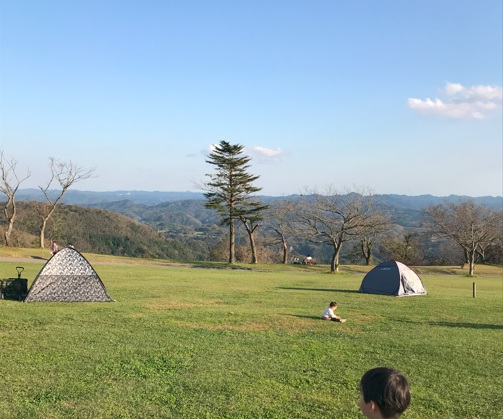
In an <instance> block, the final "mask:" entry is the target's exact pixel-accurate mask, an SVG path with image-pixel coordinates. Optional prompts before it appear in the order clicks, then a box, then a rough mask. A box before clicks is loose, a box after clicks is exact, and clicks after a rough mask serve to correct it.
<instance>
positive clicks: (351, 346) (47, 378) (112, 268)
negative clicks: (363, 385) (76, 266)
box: [0, 258, 503, 419]
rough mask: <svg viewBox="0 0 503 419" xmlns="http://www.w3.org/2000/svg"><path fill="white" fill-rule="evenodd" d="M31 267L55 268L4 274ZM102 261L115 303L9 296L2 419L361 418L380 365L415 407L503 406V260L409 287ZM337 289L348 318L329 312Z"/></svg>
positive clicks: (7, 268) (432, 413)
mask: <svg viewBox="0 0 503 419" xmlns="http://www.w3.org/2000/svg"><path fill="white" fill-rule="evenodd" d="M90 260H93V259H92V258H90ZM20 264H21V265H22V266H24V267H25V271H24V272H23V277H26V278H28V279H29V280H30V282H31V281H32V280H33V279H34V277H35V275H36V273H37V272H38V271H39V270H40V269H41V267H42V265H41V264H40V263H33V262H30V263H20V262H15V261H13V262H2V263H0V278H5V277H12V276H15V274H16V270H15V266H19V265H20ZM94 267H95V269H96V270H97V272H98V273H99V275H100V276H101V278H102V280H103V282H104V284H105V286H106V287H107V290H108V292H109V294H110V296H111V297H112V298H113V299H115V300H116V302H114V303H19V302H15V301H7V300H2V301H0V316H1V323H0V350H1V353H0V387H1V396H0V412H1V413H0V416H1V417H2V418H68V417H72V418H155V417H159V418H163V417H166V418H170V417H173V418H324V417H334V418H358V417H363V416H362V415H361V414H360V413H359V410H358V397H359V395H358V382H359V379H360V377H361V375H362V374H363V373H364V372H365V371H366V370H367V369H369V368H372V367H375V366H390V367H394V368H397V369H400V370H401V371H403V372H404V373H405V374H406V375H407V376H408V377H409V379H410V381H411V385H412V404H411V406H410V408H409V409H408V410H407V411H406V412H405V414H404V415H403V417H404V418H421V419H424V418H498V417H499V418H501V417H503V414H502V413H501V406H502V405H503V392H502V388H503V363H502V359H503V356H502V355H503V344H502V343H503V339H502V337H503V307H502V303H503V287H502V286H503V280H502V276H501V270H500V269H496V270H493V271H492V272H493V274H492V275H484V276H480V277H477V278H467V277H465V276H463V275H443V274H439V273H437V274H435V275H431V274H427V273H423V274H422V279H423V282H424V284H425V287H426V289H427V290H428V295H427V296H421V297H405V298H396V297H382V296H375V295H365V294H360V293H358V292H357V291H358V288H359V285H360V283H361V280H362V278H363V275H364V274H363V273H361V272H357V271H358V269H353V271H351V269H348V270H347V271H346V272H343V273H342V274H338V275H330V274H327V273H326V269H325V268H323V267H317V268H316V269H312V270H311V269H300V268H299V269H296V270H289V271H285V270H280V269H279V268H275V269H267V268H266V267H262V269H260V270H257V269H253V270H250V269H249V266H248V267H247V269H208V268H194V267H166V266H156V265H145V266H136V265H133V264H131V263H130V264H128V265H125V264H124V265H122V264H100V263H95V265H94ZM283 269H284V268H283ZM288 269H291V267H288ZM425 271H427V270H426V269H425ZM476 272H477V271H476ZM473 282H476V284H477V298H473V297H472V283H473ZM331 300H336V301H337V302H338V303H339V309H338V313H339V314H341V315H342V316H344V317H347V319H348V321H347V323H344V324H340V323H335V322H324V321H322V320H320V319H319V315H320V314H321V311H322V310H323V309H324V308H325V306H326V305H327V304H328V302H329V301H331Z"/></svg>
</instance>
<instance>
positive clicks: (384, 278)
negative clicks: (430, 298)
mask: <svg viewBox="0 0 503 419" xmlns="http://www.w3.org/2000/svg"><path fill="white" fill-rule="evenodd" d="M360 292H364V293H366V294H382V295H395V296H399V297H401V296H408V295H424V294H426V289H425V288H424V285H423V282H422V281H421V278H419V276H417V274H416V273H415V272H414V271H413V270H412V269H410V268H409V267H408V266H406V265H404V264H403V263H401V262H397V261H395V260H391V261H388V262H383V263H381V264H380V265H377V266H376V267H375V268H374V269H372V270H371V271H370V272H369V273H367V275H365V277H364V278H363V281H362V284H361V285H360Z"/></svg>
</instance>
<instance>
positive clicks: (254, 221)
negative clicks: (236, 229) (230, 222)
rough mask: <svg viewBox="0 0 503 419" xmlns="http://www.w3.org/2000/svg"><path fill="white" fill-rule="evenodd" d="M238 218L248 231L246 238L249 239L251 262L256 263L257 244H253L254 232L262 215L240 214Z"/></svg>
mask: <svg viewBox="0 0 503 419" xmlns="http://www.w3.org/2000/svg"><path fill="white" fill-rule="evenodd" d="M239 219H240V220H241V222H242V223H243V225H244V227H245V229H246V232H247V233H248V238H249V240H250V251H251V263H257V262H258V259H257V246H256V245H255V233H256V232H257V229H258V228H259V227H260V224H259V222H260V221H261V220H262V217H259V216H253V215H248V216H247V215H240V216H239Z"/></svg>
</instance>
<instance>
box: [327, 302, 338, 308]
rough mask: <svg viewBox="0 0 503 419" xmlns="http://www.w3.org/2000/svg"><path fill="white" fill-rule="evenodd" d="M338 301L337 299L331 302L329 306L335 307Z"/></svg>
mask: <svg viewBox="0 0 503 419" xmlns="http://www.w3.org/2000/svg"><path fill="white" fill-rule="evenodd" d="M336 305H337V303H336V302H335V301H331V302H330V304H329V305H328V306H329V307H333V306H336Z"/></svg>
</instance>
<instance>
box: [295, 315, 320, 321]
mask: <svg viewBox="0 0 503 419" xmlns="http://www.w3.org/2000/svg"><path fill="white" fill-rule="evenodd" d="M287 316H290V317H297V318H299V319H310V320H322V321H326V320H323V319H322V318H321V317H320V316H300V315H298V314H287Z"/></svg>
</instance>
